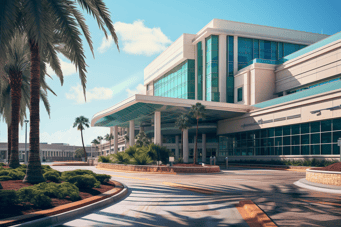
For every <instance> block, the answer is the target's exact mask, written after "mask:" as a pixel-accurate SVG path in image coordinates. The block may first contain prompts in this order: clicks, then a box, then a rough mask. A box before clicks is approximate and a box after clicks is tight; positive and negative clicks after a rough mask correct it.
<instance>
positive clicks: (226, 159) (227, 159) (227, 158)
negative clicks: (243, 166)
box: [225, 157, 229, 169]
mask: <svg viewBox="0 0 341 227" xmlns="http://www.w3.org/2000/svg"><path fill="white" fill-rule="evenodd" d="M225 161H226V169H228V168H229V157H226V158H225Z"/></svg>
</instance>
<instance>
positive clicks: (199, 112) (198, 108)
mask: <svg viewBox="0 0 341 227" xmlns="http://www.w3.org/2000/svg"><path fill="white" fill-rule="evenodd" d="M205 111H206V109H205V106H203V105H201V103H200V102H197V103H196V104H195V105H192V107H191V110H190V114H191V115H192V117H193V118H195V119H196V120H197V131H196V135H195V147H194V154H193V163H194V164H195V163H196V159H197V156H196V155H197V152H198V151H197V150H198V149H197V148H198V147H197V146H198V129H199V119H202V118H204V117H205V116H206V115H205Z"/></svg>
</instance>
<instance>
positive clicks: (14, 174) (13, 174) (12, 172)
mask: <svg viewBox="0 0 341 227" xmlns="http://www.w3.org/2000/svg"><path fill="white" fill-rule="evenodd" d="M1 176H8V177H10V178H11V179H9V178H4V179H6V180H22V179H24V177H25V173H24V172H22V171H20V170H18V169H1V170H0V177H1Z"/></svg>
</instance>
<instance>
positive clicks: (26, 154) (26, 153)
mask: <svg viewBox="0 0 341 227" xmlns="http://www.w3.org/2000/svg"><path fill="white" fill-rule="evenodd" d="M24 122H25V164H27V162H28V152H27V149H26V148H27V123H28V122H29V120H25V121H24Z"/></svg>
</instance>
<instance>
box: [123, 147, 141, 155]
mask: <svg viewBox="0 0 341 227" xmlns="http://www.w3.org/2000/svg"><path fill="white" fill-rule="evenodd" d="M137 150H138V147H137V145H134V146H130V147H129V148H128V149H126V150H125V151H124V153H126V154H127V155H129V157H130V158H132V157H133V156H134V154H135V153H136V152H137Z"/></svg>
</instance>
